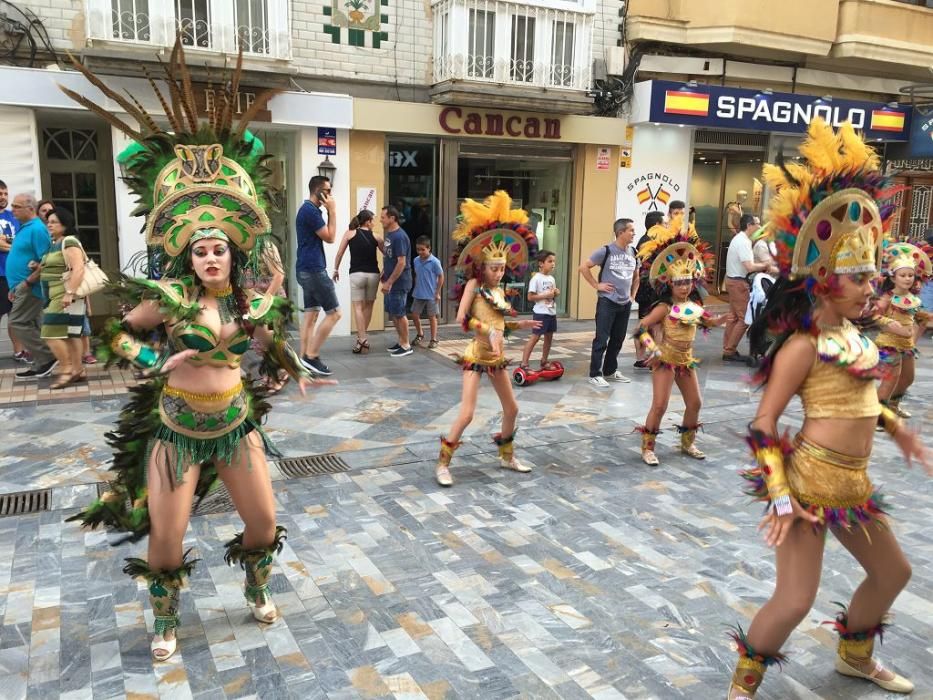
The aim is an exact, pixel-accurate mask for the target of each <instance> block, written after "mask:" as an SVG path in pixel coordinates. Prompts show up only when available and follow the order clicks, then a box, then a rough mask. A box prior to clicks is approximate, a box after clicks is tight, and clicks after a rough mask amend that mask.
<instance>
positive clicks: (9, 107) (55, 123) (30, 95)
mask: <svg viewBox="0 0 933 700" xmlns="http://www.w3.org/2000/svg"><path fill="white" fill-rule="evenodd" d="M106 80H107V83H108V85H109V86H110V87H112V88H113V89H115V90H117V91H123V90H125V91H126V92H129V93H130V94H132V95H134V96H135V97H136V98H137V99H139V100H140V102H141V103H142V104H143V106H144V107H145V108H146V109H147V110H148V111H149V112H150V113H151V114H153V115H159V114H161V113H162V112H161V107H160V105H159V104H158V101H157V99H156V98H155V96H154V95H153V93H152V89H151V88H150V86H149V85H148V83H147V82H146V81H145V80H142V79H136V78H115V77H114V78H109V77H108V78H106ZM0 83H2V84H3V85H4V88H5V89H4V93H3V95H2V96H0V126H2V127H3V130H4V131H3V133H4V134H6V137H5V138H4V140H3V143H0V163H2V168H0V179H2V180H4V181H6V182H7V184H8V185H9V189H10V192H11V194H15V193H17V192H32V193H34V194H36V196H37V197H38V198H48V199H52V200H53V201H55V202H56V203H57V204H60V205H63V206H65V207H67V208H68V209H70V210H72V211H73V212H74V214H75V217H76V220H77V226H78V230H79V233H80V235H81V238H82V240H83V242H84V244H85V247H86V249H87V251H88V253H89V254H90V255H91V256H92V257H94V258H95V259H97V260H98V262H99V263H100V264H101V265H102V267H103V268H104V269H106V270H118V269H119V270H124V271H127V272H132V273H135V274H139V273H141V272H143V268H144V266H145V264H146V262H145V261H146V256H145V239H144V237H143V235H142V233H141V230H142V228H143V222H142V220H141V219H140V218H138V217H133V216H131V212H132V211H133V209H134V208H135V207H136V202H135V199H134V197H133V196H132V195H131V194H130V192H129V190H128V189H127V187H126V185H125V184H124V183H123V181H122V179H121V169H120V165H119V163H118V162H117V160H116V158H117V156H118V155H119V154H120V153H121V152H122V151H123V149H124V148H125V147H126V146H127V145H129V142H130V141H129V138H128V137H126V136H125V135H124V134H123V133H122V132H120V131H118V130H117V129H116V128H114V127H111V126H110V125H109V124H107V123H105V122H104V121H103V120H101V119H99V118H97V117H96V116H94V115H92V114H91V113H89V112H87V111H86V110H84V109H83V108H81V107H80V106H79V105H77V104H76V103H74V102H72V101H71V100H70V99H69V98H68V97H67V96H66V95H65V94H64V93H62V91H61V90H60V89H59V84H62V85H65V86H67V87H69V88H71V89H72V90H75V91H76V92H78V93H81V94H84V95H87V96H88V97H90V98H91V99H93V100H95V101H97V102H98V103H99V104H103V105H107V107H108V109H110V110H112V111H113V112H114V113H115V114H118V115H119V114H120V110H119V107H118V106H117V105H115V104H110V101H109V100H108V99H107V98H106V97H104V96H103V95H102V94H101V93H100V92H98V91H97V89H96V88H94V87H93V86H92V85H90V84H89V83H88V82H87V81H86V80H85V79H84V77H83V76H81V75H80V74H78V73H75V72H60V71H46V70H36V69H28V68H0ZM262 89H263V88H261V87H258V86H254V87H250V83H249V80H247V79H245V78H244V80H243V82H242V84H241V87H240V91H239V93H238V95H237V98H236V106H235V109H234V111H235V112H236V113H238V114H239V113H242V112H243V111H244V110H245V109H247V108H248V106H249V104H250V103H251V102H252V101H253V100H255V99H256V96H257V95H258V94H260V93H261V92H262ZM194 91H195V100H196V102H197V103H198V106H199V108H201V110H202V114H201V115H200V116H201V117H202V118H203V117H205V116H207V114H208V113H209V112H210V111H211V110H212V109H214V107H215V106H216V104H217V94H216V92H215V91H214V90H213V89H212V88H211V87H210V86H208V85H206V84H202V85H199V84H195V85H194ZM351 104H352V100H351V98H350V97H348V96H345V95H329V94H319V93H291V92H290V93H282V94H280V95H277V96H276V97H274V98H273V99H272V100H271V101H270V103H269V105H268V107H267V109H265V110H262V111H260V112H259V114H258V115H257V117H256V119H255V120H254V122H253V124H252V127H251V130H252V131H253V133H254V134H256V135H257V136H258V137H259V138H260V139H261V140H262V141H263V143H264V144H265V147H266V152H268V153H270V154H272V155H273V158H272V159H271V160H270V162H269V163H268V166H269V168H270V169H271V171H272V182H273V184H274V185H275V187H276V188H278V189H279V190H280V192H281V194H280V196H278V198H277V200H276V202H275V204H276V205H277V206H275V207H273V208H272V209H271V210H270V218H271V220H272V223H273V233H274V234H275V235H276V237H277V238H278V240H279V241H280V242H281V243H282V247H283V248H284V250H283V256H284V257H283V259H284V260H285V261H286V266H287V275H288V284H289V292H290V294H291V295H292V296H293V298H297V297H296V296H295V295H296V294H297V293H298V288H297V285H296V283H295V282H294V275H293V274H291V273H292V271H293V270H294V251H295V249H296V239H295V231H294V220H295V213H296V212H297V210H298V207H299V206H301V203H302V201H303V200H304V198H305V197H306V196H307V192H306V190H307V182H308V180H309V179H310V177H311V176H312V175H317V174H318V172H319V166H320V164H321V162H322V161H323V160H324V159H325V158H328V159H329V165H332V166H333V167H334V168H335V171H333V172H334V191H335V193H336V194H337V196H338V197H341V200H339V201H348V199H349V192H350V188H349V178H348V177H347V176H348V173H349V147H348V136H349V127H350V124H351V119H352V106H351ZM125 118H126V117H125ZM322 130H324V131H325V132H326V133H327V134H328V136H329V138H327V139H326V145H325V146H324V149H326V151H327V153H329V155H326V156H325V155H321V150H322V147H321V145H320V144H321V142H322V141H321V138H320V135H321V131H322ZM339 213H340V216H341V217H345V211H342V210H341V211H339ZM337 223H338V227H341V226H343V227H345V226H346V223H347V221H346V220H344V219H341V220H338V222H337ZM339 296H340V299H341V304H343V305H344V306H349V298H350V294H349V288H348V287H347V288H346V289H343V288H341V289H340V290H339ZM93 308H94V312H95V316H101V315H103V314H107V313H110V312H111V311H112V310H111V309H108V307H107V301H106V299H105V298H103V297H101V299H95V300H94V304H93ZM342 324H343V325H345V326H346V327H345V328H343V329H342V331H343V332H344V333H348V332H349V320H348V319H346V318H345V319H344V320H342ZM339 330H340V329H338V331H339Z"/></svg>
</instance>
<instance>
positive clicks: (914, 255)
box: [875, 241, 933, 418]
mask: <svg viewBox="0 0 933 700" xmlns="http://www.w3.org/2000/svg"><path fill="white" fill-rule="evenodd" d="M881 269H882V273H883V274H884V284H883V286H882V291H883V295H882V297H881V299H880V300H879V301H878V303H877V304H876V306H875V312H876V314H877V321H878V323H879V324H880V325H881V328H882V330H881V332H880V333H879V334H878V336H877V337H876V338H875V344H876V345H877V346H878V350H879V351H880V352H881V360H882V362H884V363H886V364H887V365H888V366H889V368H890V370H891V372H890V374H888V375H887V376H886V377H885V378H884V379H883V380H882V381H881V385H880V386H879V387H878V398H879V399H881V403H883V404H884V405H886V406H889V407H890V408H892V409H893V410H894V412H895V413H897V414H898V415H899V416H900V417H901V418H910V414H909V413H908V412H907V411H905V410H904V409H902V408H901V399H902V398H904V394H905V393H907V389H909V388H910V385H911V384H913V383H914V365H915V360H914V358H915V357H916V356H917V347H916V341H917V338H919V337H920V335H921V334H922V333H923V331H924V330H925V329H926V326H927V321H928V314H927V312H926V311H923V310H922V309H921V306H922V305H923V304H922V303H921V301H920V297H918V296H917V295H916V294H914V293H913V292H912V290H913V287H914V284H915V283H916V282H917V281H918V280H920V281H922V280H923V279H926V278H927V277H929V276H930V273H931V271H933V270H931V267H930V258H929V257H928V256H927V254H926V253H925V252H923V251H922V250H920V249H919V248H918V247H917V246H915V245H911V244H910V243H896V242H894V241H885V245H884V255H883V256H882V266H881Z"/></svg>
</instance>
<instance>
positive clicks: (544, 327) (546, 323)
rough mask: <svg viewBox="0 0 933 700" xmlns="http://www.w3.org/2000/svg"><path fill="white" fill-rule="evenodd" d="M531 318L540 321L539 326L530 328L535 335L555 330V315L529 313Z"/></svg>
mask: <svg viewBox="0 0 933 700" xmlns="http://www.w3.org/2000/svg"><path fill="white" fill-rule="evenodd" d="M531 318H532V319H534V320H535V321H541V327H540V328H533V329H532V330H531V332H532V333H534V334H535V335H547V334H548V333H556V332H557V316H555V315H554V314H531Z"/></svg>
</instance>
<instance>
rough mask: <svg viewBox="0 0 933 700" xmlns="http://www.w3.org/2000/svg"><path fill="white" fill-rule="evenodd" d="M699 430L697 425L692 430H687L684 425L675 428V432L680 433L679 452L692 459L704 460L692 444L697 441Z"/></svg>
mask: <svg viewBox="0 0 933 700" xmlns="http://www.w3.org/2000/svg"><path fill="white" fill-rule="evenodd" d="M699 429H700V424H699V423H697V424H696V425H695V426H693V427H692V428H688V427H687V426H686V425H678V426H677V432H678V433H680V451H681V452H683V453H684V454H685V455H687V456H688V457H693V458H694V459H706V455H705V454H703V453H702V452H701V451H700V450H698V449H697V447H696V445H694V444H693V443H694V442H695V441H696V439H697V430H699Z"/></svg>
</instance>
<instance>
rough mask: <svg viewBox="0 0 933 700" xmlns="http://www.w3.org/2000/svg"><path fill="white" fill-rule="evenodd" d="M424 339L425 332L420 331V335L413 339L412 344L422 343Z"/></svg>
mask: <svg viewBox="0 0 933 700" xmlns="http://www.w3.org/2000/svg"><path fill="white" fill-rule="evenodd" d="M423 340H424V333H419V334H418V335H416V336H415V339H414V340H413V341H411V344H412V345H421V343H422V341H423Z"/></svg>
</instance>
